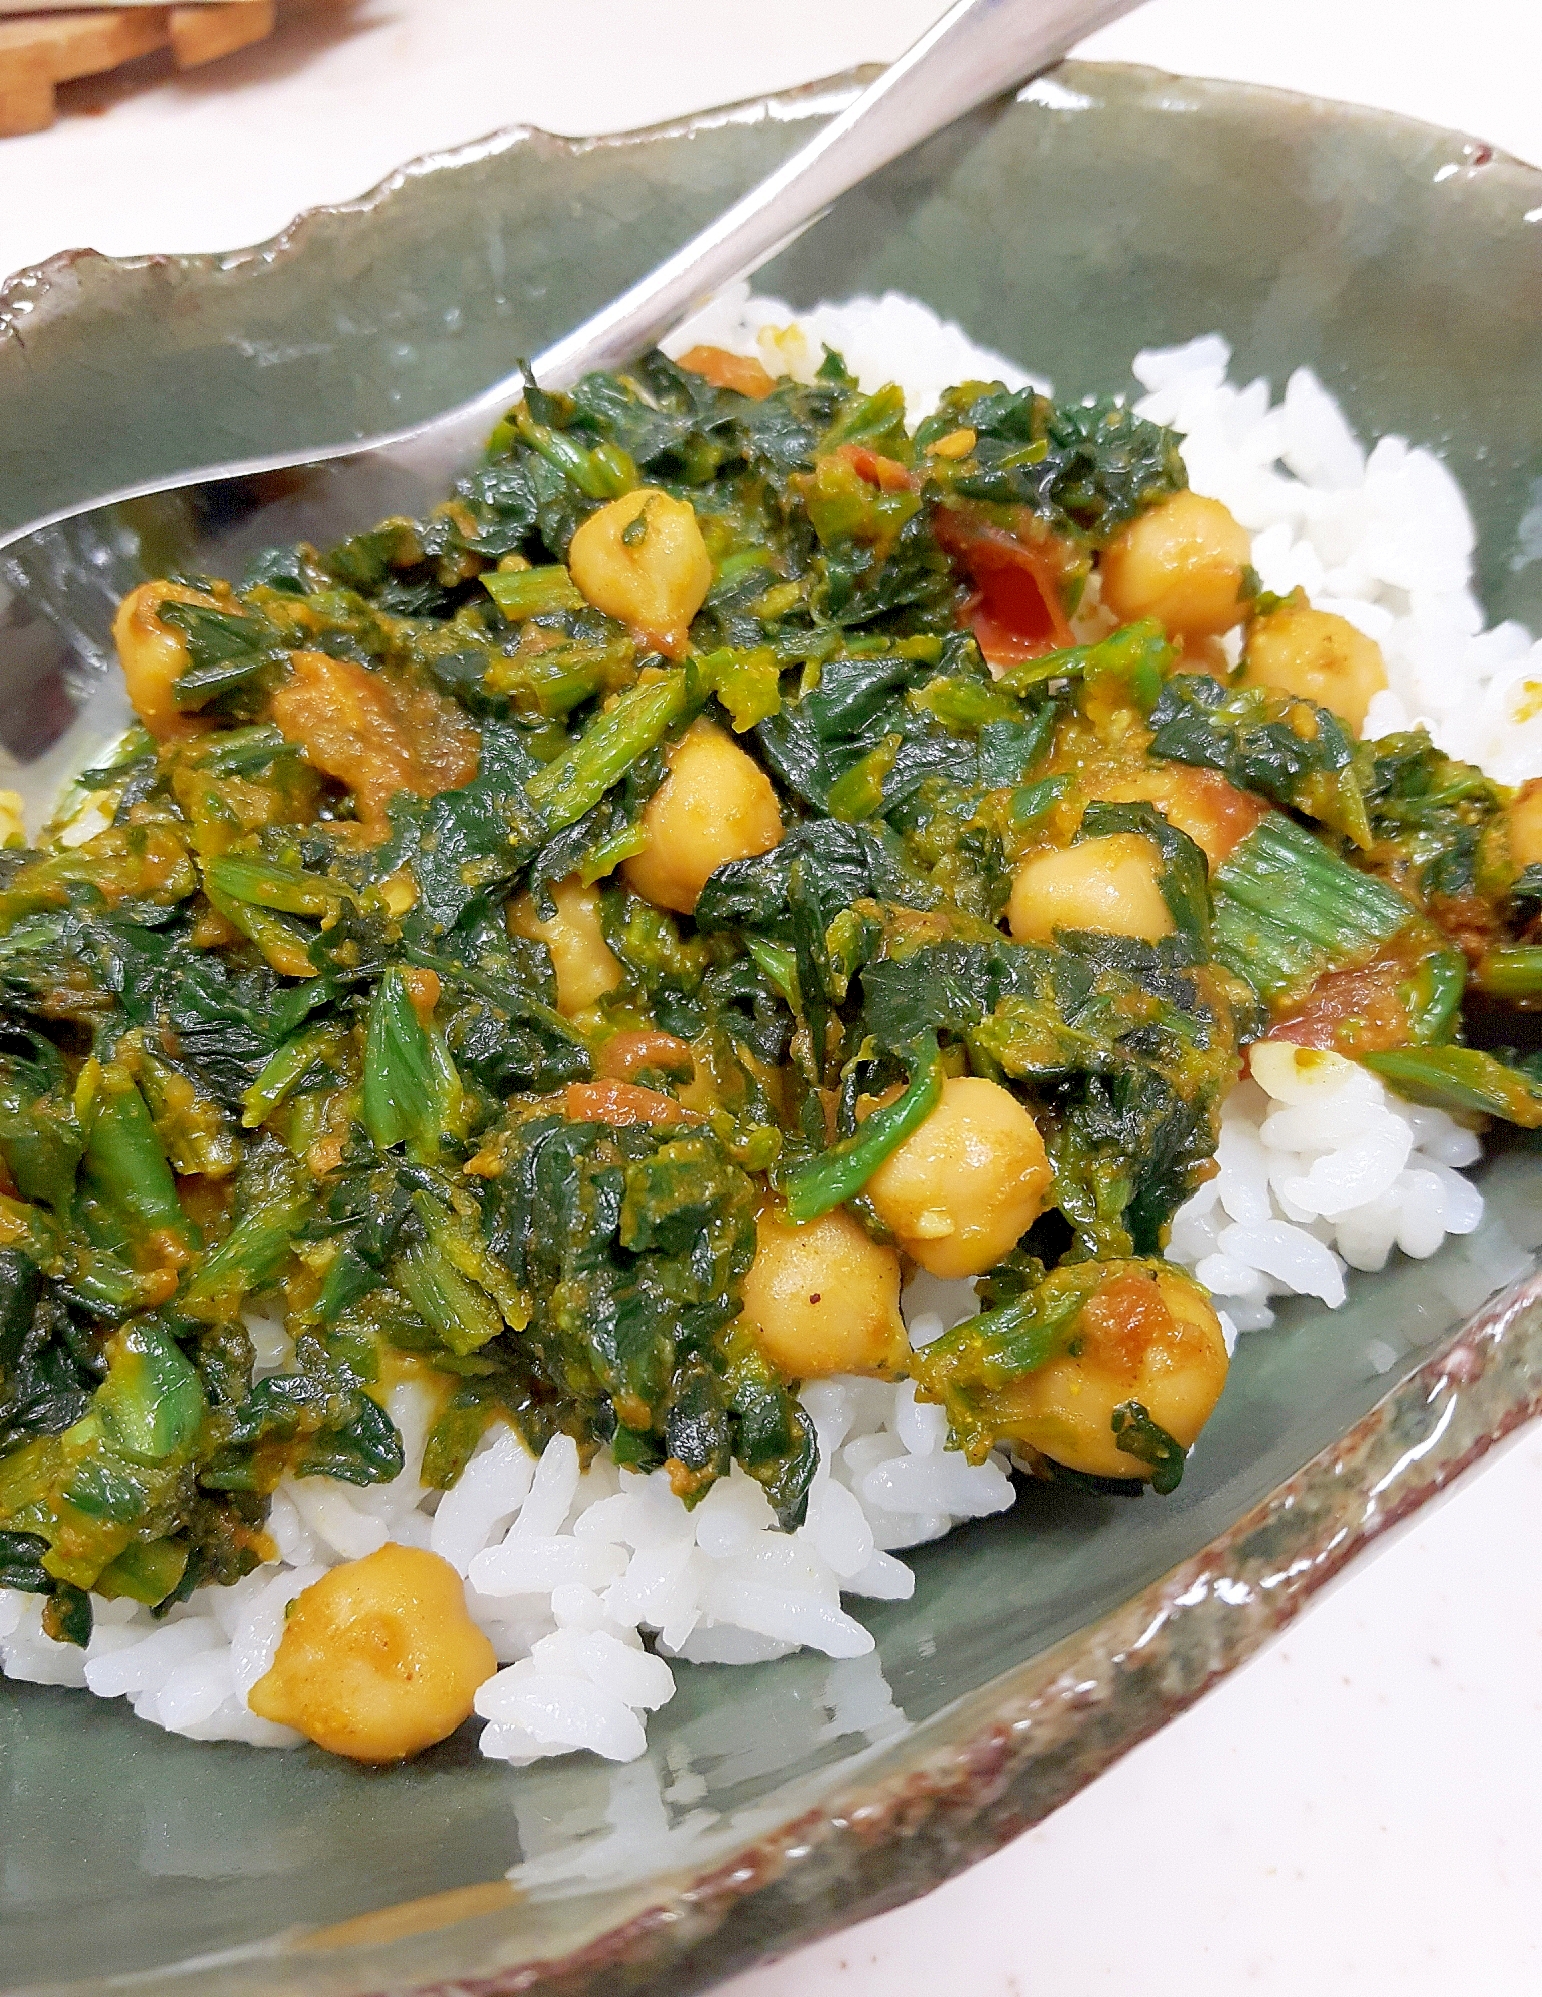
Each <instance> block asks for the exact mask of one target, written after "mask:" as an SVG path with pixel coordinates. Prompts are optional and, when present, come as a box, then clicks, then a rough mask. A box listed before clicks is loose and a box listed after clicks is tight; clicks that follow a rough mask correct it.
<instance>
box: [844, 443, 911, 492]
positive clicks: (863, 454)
mask: <svg viewBox="0 0 1542 1997" xmlns="http://www.w3.org/2000/svg"><path fill="white" fill-rule="evenodd" d="M831 456H832V457H837V458H844V459H845V460H846V462H847V464H849V465H850V466H851V468H852V470H853V471H854V472H855V473H856V475H857V477H858V478H865V479H866V480H867V482H868V484H869V485H876V486H877V487H878V490H879V491H880V492H908V491H909V490H910V469H909V467H908V466H907V465H902V464H901V463H900V461H899V459H898V458H886V457H883V456H881V455H880V454H879V453H878V452H877V451H870V450H869V449H868V447H867V445H866V444H838V445H837V446H836V448H835V450H834V451H833V452H832V453H831Z"/></svg>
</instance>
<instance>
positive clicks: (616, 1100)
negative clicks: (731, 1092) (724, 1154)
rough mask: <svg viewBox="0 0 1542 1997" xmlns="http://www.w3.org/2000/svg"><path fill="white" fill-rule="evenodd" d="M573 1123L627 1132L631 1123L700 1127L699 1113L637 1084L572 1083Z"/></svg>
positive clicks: (567, 1102)
mask: <svg viewBox="0 0 1542 1997" xmlns="http://www.w3.org/2000/svg"><path fill="white" fill-rule="evenodd" d="M563 1106H564V1109H565V1111H566V1113H567V1118H568V1121H569V1123H608V1124H610V1125H611V1127H612V1128H613V1129H616V1130H621V1129H624V1128H625V1126H626V1125H627V1124H630V1123H658V1124H670V1123H700V1122H701V1120H702V1119H701V1118H700V1117H699V1116H698V1115H697V1113H696V1112H695V1110H690V1109H687V1108H686V1107H685V1106H684V1104H683V1103H677V1102H676V1101H675V1099H674V1097H673V1096H666V1095H665V1094H664V1093H663V1091H662V1090H661V1089H645V1088H641V1087H639V1085H638V1084H637V1083H636V1082H611V1081H605V1082H569V1083H568V1087H567V1097H566V1100H565V1103H564V1105H563Z"/></svg>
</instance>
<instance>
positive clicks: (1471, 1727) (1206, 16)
mask: <svg viewBox="0 0 1542 1997" xmlns="http://www.w3.org/2000/svg"><path fill="white" fill-rule="evenodd" d="M937 11H938V0H758V4H757V5H756V6H754V7H753V9H752V8H749V7H746V6H743V5H735V4H732V0H728V4H725V0H711V4H708V0H662V4H661V0H566V3H565V4H564V5H562V6H550V5H544V4H540V0H503V4H500V0H363V4H359V5H355V6H352V7H338V6H334V5H329V6H327V7H326V8H325V9H320V8H318V9H316V10H314V11H310V10H307V9H305V8H303V7H302V6H299V5H292V6H291V7H290V8H289V9H288V11H287V12H286V14H285V15H284V18H283V20H282V21H281V26H280V31H279V34H278V35H277V36H276V37H275V39H274V40H273V41H272V42H270V43H266V44H263V45H261V46H259V47H257V48H253V49H250V50H248V51H246V52H245V53H243V54H241V55H238V56H236V57H234V58H233V59H231V60H229V61H227V62H225V63H221V64H218V65H215V66H214V67H212V68H210V69H208V70H204V71H199V72H197V73H195V74H194V75H191V76H187V77H180V78H179V77H177V76H176V75H175V74H174V73H173V72H172V71H171V70H170V68H169V66H166V64H165V61H164V58H161V57H150V58H147V59H146V60H145V61H144V62H143V63H140V64H137V65H135V66H134V69H133V71H130V72H123V73H120V74H119V75H117V76H115V77H112V78H108V79H103V80H100V81H96V82H88V83H83V84H78V85H72V86H70V87H69V88H68V89H67V90H66V91H65V92H64V93H62V107H63V115H62V116H61V117H60V119H59V122H58V123H57V124H56V125H55V126H54V127H53V129H52V130H50V131H47V132H43V133H39V134H37V135H35V136H33V137H29V138H23V139H7V140H0V271H4V270H8V269H14V268H16V267H18V266H19V265H21V264H24V263H28V262H32V261H35V260H37V259H40V258H42V257H45V256H48V255H50V254H51V253H52V252H54V251H56V250H59V249H63V248H66V247H73V246H77V245H91V246H93V247H95V248H98V249H102V250H105V251H109V252H113V253H116V254H132V253H137V252H141V251H154V250H210V249H224V248H231V247H235V246H236V245H239V244H243V243H248V242H251V241H254V240H257V239H259V238H261V237H262V236H265V235H268V234H271V233H272V232H274V231H275V230H277V229H279V228H281V227H283V225H284V224H285V223H286V222H287V221H288V220H289V219H290V217H291V216H292V215H293V214H294V213H295V212H296V211H297V210H299V209H302V208H305V207H308V206H312V205H314V204H315V203H317V202H323V201H337V200H346V199H348V198H349V197H350V196H353V195H356V194H359V193H361V192H363V190H364V189H365V188H367V187H368V186H369V185H370V184H371V183H372V182H374V181H375V180H377V179H379V178H380V177H381V176H382V175H383V174H385V173H387V172H389V171H390V169H391V168H392V167H394V166H396V165H397V164H399V163H400V162H401V161H403V160H406V159H409V158H411V157H413V156H414V155H416V154H418V153H421V152H424V151H426V150H429V149H430V148H437V147H442V146H449V145H455V144H458V143H460V142H461V141H464V140H468V139H472V138H475V137H477V136H478V135H480V134H481V133H483V132H486V131H489V130H492V129H494V128H496V127H498V126H500V125H506V124H511V123H516V122H519V121H521V120H523V121H527V122H530V123H536V124H543V125H546V126H547V127H549V128H551V129H554V130H557V131H565V132H589V131H603V130H610V129H616V128H620V127H623V126H628V125H637V124H644V123H648V122H651V121H653V120H655V119H660V118H667V117H671V116H674V115H677V114H679V113H682V112H686V111H690V110H693V109H697V108H700V107H702V106H704V105H708V104H713V103H719V102H723V101H725V100H727V99H731V98H734V97H743V96H749V95H752V94H754V93H756V92H758V91H761V90H765V89H771V88H778V87H781V86H784V85H787V84H792V83H796V82H800V81H803V80H805V79H807V78H809V77H812V76H816V75H828V74H830V73H831V72H833V71H836V70H839V69H841V68H843V67H845V66H846V65H848V64H850V63H854V62H859V61H865V60H871V59H885V58H888V57H891V56H894V55H897V54H898V53H899V51H900V50H901V48H903V47H904V46H905V45H906V44H907V43H908V42H909V41H910V40H912V39H913V38H914V36H915V35H916V34H917V33H919V32H920V30H921V29H922V28H923V27H924V26H925V25H926V24H927V23H928V21H929V20H931V19H932V18H933V16H934V15H935V13H936V12H937ZM1086 52H1087V53H1090V54H1096V55H1101V56H1106V57H1110V58H1113V59H1118V60H1128V61H1137V62H1149V63H1153V64H1156V65H1158V66H1161V67H1166V68H1170V69H1174V70H1179V71H1187V72H1189V73H1192V74H1201V75H1211V76H1225V77H1235V78H1240V79H1245V80H1248V81H1252V82H1260V83H1273V84H1279V85H1281V86H1285V87H1289V88H1294V89H1305V90H1313V91H1318V92H1320V93H1322V94H1323V95H1326V96H1332V97H1341V98H1346V99H1351V100H1353V101H1356V102H1359V103H1363V104H1371V105H1377V106H1382V107H1386V108H1388V109H1393V110H1398V111H1403V112H1407V113H1410V114H1412V115H1414V116H1419V117H1424V118H1429V119H1432V120H1434V121H1436V122H1439V123H1442V124H1447V125H1453V126H1457V127H1459V128H1461V129H1464V130H1467V131H1470V132H1473V133H1476V134H1478V135H1480V136H1482V137H1483V138H1486V139H1488V140H1490V141H1491V142H1493V143H1495V144H1497V145H1500V146H1503V147H1505V148H1507V149H1508V150H1510V151H1511V152H1514V153H1516V154H1518V155H1520V156H1522V157H1524V158H1529V159H1531V160H1534V161H1537V162H1539V163H1542V93H1539V79H1542V5H1539V4H1538V0H1464V4H1457V0H1153V4H1151V5H1148V6H1146V7H1144V8H1142V9H1141V10H1140V11H1139V12H1138V13H1136V14H1133V15H1131V16H1130V17H1129V18H1128V19H1127V20H1126V21H1123V22H1121V23H1119V24H1117V25H1116V26H1114V27H1113V28H1111V29H1108V30H1105V31H1104V33H1102V34H1101V35H1099V36H1097V37H1095V38H1094V40H1093V41H1092V42H1091V43H1089V44H1088V45H1087V48H1086ZM1539 361H1542V331H1539ZM1539 376H1542V367H1539ZM1539 1520H1542V1433H1538V1432H1536V1431H1532V1432H1529V1433H1528V1434H1526V1435H1524V1436H1523V1437H1522V1438H1521V1439H1520V1441H1519V1442H1518V1443H1517V1444H1516V1445H1515V1446H1514V1447H1513V1448H1511V1449H1510V1450H1509V1451H1508V1453H1506V1454H1505V1455H1504V1456H1502V1457H1501V1458H1500V1460H1498V1461H1497V1462H1494V1463H1492V1464H1491V1465H1490V1466H1489V1467H1488V1468H1487V1469H1484V1470H1482V1471H1479V1472H1477V1473H1474V1474H1473V1475H1472V1476H1470V1477H1469V1478H1468V1479H1467V1480H1466V1482H1465V1483H1464V1484H1462V1485H1461V1486H1460V1487H1459V1488H1458V1490H1457V1491H1456V1492H1455V1493H1454V1495H1452V1496H1451V1497H1449V1498H1448V1500H1447V1501H1446V1502H1445V1503H1444V1504H1443V1505H1442V1506H1441V1507H1440V1508H1439V1509H1438V1510H1437V1511H1435V1512H1432V1513H1426V1514H1424V1515H1422V1516H1421V1517H1420V1518H1419V1519H1418V1520H1417V1521H1416V1522H1415V1523H1414V1525H1413V1526H1412V1528H1411V1529H1410V1530H1409V1531H1407V1533H1406V1534H1405V1536H1404V1537H1402V1538H1401V1539H1400V1540H1399V1541H1398V1542H1397V1543H1396V1544H1395V1545H1394V1546H1392V1547H1391V1548H1390V1549H1389V1550H1388V1551H1387V1552H1385V1553H1384V1554H1383V1555H1382V1557H1381V1558H1379V1559H1377V1560H1374V1561H1372V1562H1370V1563H1369V1564H1364V1563H1363V1564H1362V1565H1361V1566H1360V1567H1358V1568H1357V1569H1356V1570H1354V1572H1353V1573H1352V1574H1351V1575H1350V1576H1349V1577H1348V1578H1347V1579H1346V1580H1345V1581H1344V1582H1343V1583H1342V1584H1341V1585H1340V1587H1339V1588H1338V1589H1337V1590H1336V1591H1335V1592H1334V1593H1333V1594H1332V1595H1331V1596H1330V1597H1329V1599H1328V1600H1326V1601H1324V1602H1323V1603H1321V1604H1320V1605H1319V1606H1318V1607H1316V1608H1315V1609H1314V1610H1312V1611H1311V1612H1310V1613H1309V1614H1308V1615H1307V1616H1306V1617H1305V1618H1304V1619H1303V1620H1302V1621H1301V1622H1299V1623H1298V1624H1297V1625H1296V1626H1295V1627H1294V1628H1293V1629H1291V1630H1289V1631H1288V1632H1287V1633H1286V1635H1285V1636H1284V1637H1283V1639H1281V1640H1280V1641H1279V1642H1277V1643H1276V1644H1275V1645H1274V1647H1273V1648H1272V1649H1271V1650H1269V1651H1268V1652H1267V1653H1265V1654H1264V1655H1263V1656H1262V1657H1260V1658H1258V1659H1257V1660H1255V1661H1254V1662H1253V1663H1252V1664H1251V1665H1249V1666H1247V1667H1246V1668H1245V1669H1243V1670H1242V1671H1240V1672H1238V1673H1237V1674H1236V1675H1235V1676H1234V1677H1233V1678H1231V1679H1230V1680H1229V1681H1227V1682H1226V1683H1225V1684H1223V1685H1222V1686H1220V1687H1219V1689H1217V1690H1216V1691H1214V1692H1212V1693H1210V1695H1209V1696H1208V1697H1207V1698H1206V1699H1205V1700H1203V1701H1202V1702H1201V1704H1200V1705H1199V1706H1198V1707H1196V1708H1195V1709H1194V1710H1193V1711H1191V1712H1190V1713H1188V1714H1186V1715H1185V1716H1184V1717H1183V1718H1182V1719H1180V1720H1178V1721H1176V1722H1175V1723H1174V1724H1173V1725H1172V1726H1170V1727H1168V1728H1167V1729H1166V1730H1165V1731H1164V1732H1163V1733H1161V1734H1159V1735H1158V1736H1157V1737H1156V1738H1155V1739H1154V1740H1152V1741H1149V1742H1147V1743H1146V1745H1145V1746H1143V1747H1141V1748H1139V1749H1137V1750H1136V1751H1135V1753H1133V1754H1131V1755H1130V1756H1128V1757H1127V1758H1126V1759H1125V1760H1124V1761H1123V1762H1121V1763H1120V1764H1119V1765H1118V1766H1117V1767H1115V1768H1114V1769H1112V1770H1111V1771H1110V1772H1109V1773H1108V1774H1106V1775H1105V1776H1103V1777H1102V1779H1101V1780H1100V1781H1098V1782H1096V1783H1094V1784H1093V1786H1092V1787H1091V1788H1090V1789H1088V1790H1086V1791H1085V1792H1084V1793H1083V1794H1082V1795H1080V1796H1079V1797H1077V1798H1076V1799H1075V1800H1074V1801H1072V1802H1071V1803H1069V1804H1068V1805H1067V1806H1066V1807H1065V1808H1064V1809H1063V1810H1061V1811H1059V1812H1058V1813H1057V1814H1056V1815H1055V1816H1054V1817H1052V1818H1051V1819H1050V1820H1049V1822H1048V1823H1046V1824H1043V1825H1041V1826H1040V1827H1039V1828H1038V1829H1037V1830H1034V1831H1031V1832H1029V1833H1027V1834H1026V1835H1025V1836H1023V1837H1021V1838H1019V1839H1018V1840H1017V1841H1016V1842H1015V1843H1014V1844H1012V1845H1010V1846H1008V1847H1007V1848H1006V1849H1005V1850H1004V1851H1002V1852H1000V1853H998V1854H997V1855H996V1856H995V1857H994V1858H992V1859H989V1860H987V1861H986V1862H985V1863H984V1864H982V1865H979V1866H976V1867H975V1868H974V1869H973V1870H972V1871H970V1872H969V1873H966V1874H965V1875H964V1876H963V1877H962V1878H960V1879H958V1880H955V1881H954V1882H952V1883H951V1884H950V1885H948V1886H945V1887H943V1888H942V1889H941V1890H940V1891H938V1892H936V1893H934V1894H932V1895H930V1896H929V1897H928V1898H927V1899H925V1900H922V1901H918V1902H916V1903H915V1904H914V1905H912V1906H910V1907H906V1908H902V1909H900V1910H899V1911H898V1912H896V1913H893V1914H889V1915H886V1916H884V1917H883V1918H881V1919H879V1920H876V1921H871V1922H868V1923H866V1924H865V1925H863V1926H861V1927H859V1928H855V1929H852V1930H850V1931H849V1932H847V1933H846V1934H843V1935H839V1936H836V1937H834V1938H833V1939H832V1940H830V1941H827V1942H824V1943H821V1944H817V1945H816V1946H814V1947H812V1948H808V1949H805V1950H802V1951H800V1952H799V1953H798V1954H797V1955H795V1956H792V1957H790V1958H789V1959H788V1960H786V1961H784V1962H782V1963H779V1964H774V1965H771V1966H769V1967H766V1968H764V1969H760V1970H755V1971H752V1972H750V1973H749V1974H747V1975H745V1976H744V1977H742V1978H740V1979H738V1980H736V1981H735V1982H734V1983H733V1984H731V1985H730V1986H728V1992H727V1993H725V1997H729V1993H731V1997H793V1993H797V1997H838V1993H854V1992H856V1991H866V1990H869V1989H874V1988H876V1987H877V1986H878V1983H879V1979H880V1977H881V1978H882V1982H883V1988H884V1990H885V1997H952V1993H954V1992H962V1991H965V1990H967V1991H968V1992H969V1993H970V1997H1030V1993H1036V1992H1053V1993H1055V1997H1089V1994H1090V1993H1093V1992H1096V1991H1101V1990H1113V1989H1116V1988H1117V1989H1130V1988H1134V1989H1140V1990H1142V1991H1156V1990H1162V1989H1171V1990H1173V1991H1176V1992H1181V1993H1183V1997H1239V1993H1241V1992H1242V1991H1249V1992H1258V1993H1265V1994H1266V1997H1285V1993H1290V1997H1296V1993H1298V1992H1299V1991H1301V1990H1302V1989H1303V1987H1313V1988H1316V1989H1321V1990H1323V1991H1326V1992H1330V1993H1334V1997H1338V1994H1339V1993H1349V1992H1353V1993H1355V1997H1384V1994H1385V1997H1394V1994H1395V1997H1436V1993H1439V1997H1478V1993H1482V1997H1527V1994H1528V1993H1535V1992H1538V1991H1542V1922H1539V1920H1538V1911H1539V1910H1542V1532H1539V1529H1538V1521H1539Z"/></svg>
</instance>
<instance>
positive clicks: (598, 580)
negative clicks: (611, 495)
mask: <svg viewBox="0 0 1542 1997" xmlns="http://www.w3.org/2000/svg"><path fill="white" fill-rule="evenodd" d="M568 573H569V574H570V575H571V576H572V578H573V580H574V582H576V583H577V584H578V587H579V588H580V589H581V590H582V591H583V593H584V595H585V596H586V597H588V599H589V601H590V602H591V603H592V604H593V605H594V606H595V608H596V609H597V610H603V611H604V612H605V613H606V614H607V616H610V617H619V618H620V619H621V621H622V623H623V624H630V625H631V626H632V628H633V630H634V631H636V632H637V633H638V634H639V636H640V637H641V638H642V639H643V640H644V642H645V643H647V644H649V645H652V646H654V647H656V648H657V649H658V650H659V651H661V652H667V653H668V654H669V655H670V657H671V658H681V657H683V656H684V653H685V649H686V635H687V633H688V631H689V629H690V623H691V619H692V618H693V617H694V616H695V615H696V613H697V611H698V610H700V608H701V606H702V604H703V603H704V602H705V601H706V596H707V591H708V590H709V589H710V588H711V587H712V560H711V557H710V556H709V555H708V553H707V544H706V542H705V541H703V539H702V538H701V529H700V527H699V526H697V524H696V514H695V510H694V509H693V507H692V506H691V503H690V501H689V500H687V499H671V498H670V496H669V494H668V493H667V492H659V491H658V490H657V489H656V488H655V487H653V486H647V485H645V486H639V487H638V489H637V490H636V491H635V492H628V493H623V494H622V496H621V498H620V499H613V500H612V501H611V502H610V504H609V505H608V506H602V507H601V508H600V510H599V512H598V513H591V514H590V515H589V518H588V519H587V520H586V521H585V522H584V523H583V525H582V526H581V527H580V528H579V529H578V532H577V533H576V534H575V535H574V536H573V539H572V541H571V543H570V544H569V547H568Z"/></svg>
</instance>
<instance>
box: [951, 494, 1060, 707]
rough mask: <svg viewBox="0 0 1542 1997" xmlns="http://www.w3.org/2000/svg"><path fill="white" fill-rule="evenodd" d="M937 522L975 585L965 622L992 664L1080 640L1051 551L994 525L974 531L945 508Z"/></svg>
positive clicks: (1008, 663)
mask: <svg viewBox="0 0 1542 1997" xmlns="http://www.w3.org/2000/svg"><path fill="white" fill-rule="evenodd" d="M933 524H934V528H935V531H936V535H937V539H938V541H939V542H940V543H941V545H942V546H943V547H944V548H946V549H947V551H948V553H949V554H950V555H952V556H953V558H954V560H955V561H957V562H959V563H960V564H961V565H962V567H963V568H964V569H965V570H966V571H967V572H968V574H969V576H970V578H971V580H972V581H973V583H974V585H975V588H976V591H977V594H976V595H975V596H973V597H972V598H971V599H970V601H969V602H968V603H967V604H966V605H965V606H964V610H963V622H964V623H966V624H968V625H969V626H970V628H971V629H972V630H973V632H974V635H975V637H976V639H977V640H978V642H979V646H980V650H981V651H982V652H983V653H984V654H985V657H986V660H987V661H988V663H989V664H991V665H993V666H999V667H1002V668H1005V667H1007V666H1015V665H1017V664H1018V663H1019V662H1020V661H1021V660H1023V659H1039V658H1042V657H1043V656H1044V654H1045V653H1046V652H1058V651H1060V650H1062V649H1063V648H1064V647H1065V646H1068V645H1074V644H1075V643H1076V639H1075V636H1074V634H1073V633H1072V630H1071V623H1070V619H1069V618H1068V617H1067V616H1066V614H1065V607H1064V605H1063V603H1062V601H1061V595H1060V573H1059V568H1058V566H1057V564H1056V562H1055V559H1054V555H1053V553H1052V551H1050V550H1049V549H1043V550H1041V549H1038V548H1035V547H1032V546H1030V545H1028V544H1027V543H1025V542H1022V541H1017V540H1014V539H1013V538H1012V537H1011V536H1010V535H1008V534H1003V533H1001V532H999V531H998V530H996V529H986V530H985V531H983V532H982V531H979V530H975V529H971V528H970V527H969V526H968V525H966V524H965V523H964V522H962V521H960V520H959V519H958V518H957V516H956V515H952V514H950V513H949V512H948V511H947V510H946V509H942V508H939V509H938V511H937V513H936V514H935V516H934V521H933Z"/></svg>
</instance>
